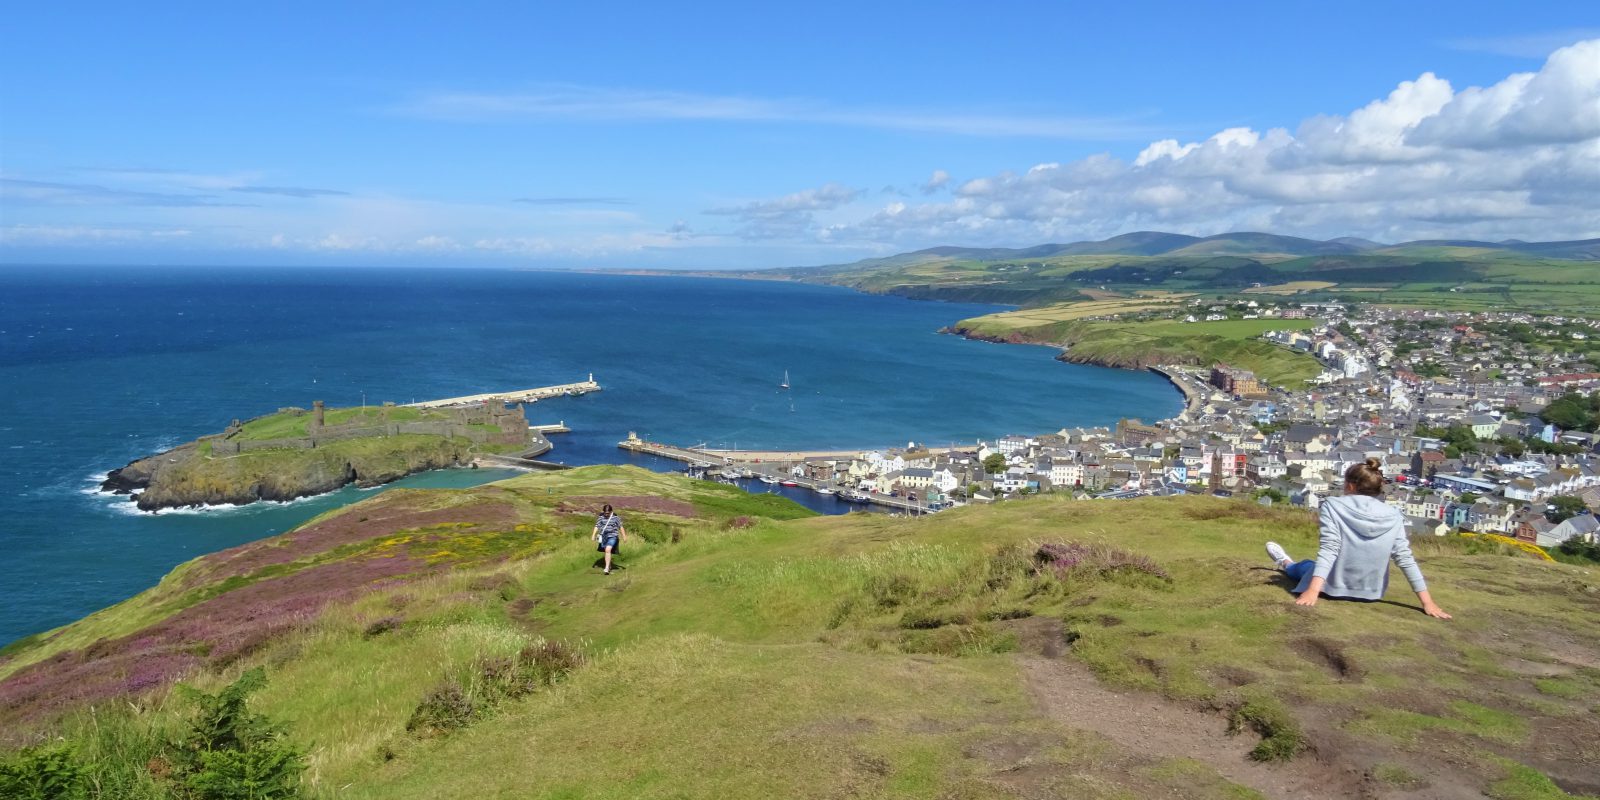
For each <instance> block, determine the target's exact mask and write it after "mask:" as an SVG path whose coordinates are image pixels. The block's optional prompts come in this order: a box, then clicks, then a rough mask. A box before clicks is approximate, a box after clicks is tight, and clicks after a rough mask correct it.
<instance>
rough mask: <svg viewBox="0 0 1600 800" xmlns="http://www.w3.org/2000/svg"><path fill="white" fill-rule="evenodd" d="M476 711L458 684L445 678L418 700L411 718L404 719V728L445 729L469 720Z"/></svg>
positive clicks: (428, 732)
mask: <svg viewBox="0 0 1600 800" xmlns="http://www.w3.org/2000/svg"><path fill="white" fill-rule="evenodd" d="M477 715H478V708H477V706H476V705H475V704H474V703H473V702H472V700H471V698H469V697H467V693H466V691H465V690H464V689H462V688H461V684H459V683H457V682H455V681H446V682H444V683H442V684H440V685H439V686H437V687H435V688H434V690H433V691H431V692H428V694H427V695H426V696H425V697H423V698H422V702H420V703H418V704H417V708H416V710H414V711H412V712H411V718H410V719H408V720H406V730H407V731H410V732H412V733H418V734H421V735H424V736H430V735H434V734H440V733H448V732H450V731H453V730H455V729H457V728H464V727H466V726H468V725H470V724H472V721H473V720H474V719H476V718H477Z"/></svg>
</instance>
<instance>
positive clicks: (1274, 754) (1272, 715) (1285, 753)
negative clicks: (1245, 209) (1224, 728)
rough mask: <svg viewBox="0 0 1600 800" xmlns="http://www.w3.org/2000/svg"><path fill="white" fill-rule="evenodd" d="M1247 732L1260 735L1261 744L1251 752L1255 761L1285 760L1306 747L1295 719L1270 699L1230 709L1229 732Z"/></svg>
mask: <svg viewBox="0 0 1600 800" xmlns="http://www.w3.org/2000/svg"><path fill="white" fill-rule="evenodd" d="M1247 729H1248V730H1253V731H1255V732H1256V733H1258V734H1260V735H1261V743H1260V744H1257V745H1256V746H1255V749H1253V750H1251V751H1250V757H1251V758H1253V759H1255V760H1257V761H1288V760H1289V759H1292V758H1294V757H1295V755H1297V754H1298V753H1299V752H1300V751H1301V750H1304V749H1305V746H1306V743H1305V738H1304V737H1302V736H1301V735H1300V726H1299V725H1298V724H1297V723H1296V722H1295V721H1294V717H1293V716H1291V715H1290V714H1289V712H1288V711H1286V710H1285V709H1284V708H1283V707H1282V706H1281V705H1279V704H1278V703H1276V702H1274V701H1271V700H1260V699H1257V700H1251V701H1249V702H1247V703H1245V704H1243V705H1241V706H1239V707H1238V708H1236V709H1234V710H1233V713H1232V714H1231V715H1230V716H1229V717H1228V733H1230V734H1238V733H1241V732H1243V731H1245V730H1247Z"/></svg>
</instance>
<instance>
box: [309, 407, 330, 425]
mask: <svg viewBox="0 0 1600 800" xmlns="http://www.w3.org/2000/svg"><path fill="white" fill-rule="evenodd" d="M326 412H327V409H325V408H323V407H322V401H321V400H312V401H311V429H312V430H316V429H318V428H321V427H322V426H323V423H324V421H325V417H324V416H323V415H324V414H325V413H326Z"/></svg>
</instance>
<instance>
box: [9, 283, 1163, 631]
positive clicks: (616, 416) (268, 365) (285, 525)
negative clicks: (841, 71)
mask: <svg viewBox="0 0 1600 800" xmlns="http://www.w3.org/2000/svg"><path fill="white" fill-rule="evenodd" d="M997 310H1001V308H1000V307H996V306H986V305H976V304H959V303H935V302H924V301H914V300H907V299H903V298H897V297H890V296H880V295H869V294H863V293H859V292H856V291H852V290H848V289H842V288H837V287H826V286H813V285H805V284H798V283H790V282H781V281H748V280H730V279H720V278H693V277H656V276H635V275H616V274H592V273H576V272H540V271H517V270H480V269H446V268H440V269H387V268H365V269H350V268H342V269H334V268H275V269H265V268H248V269H247V268H198V267H183V268H179V267H156V266H150V267H119V268H105V267H48V268H43V267H20V266H5V267H0V481H3V484H0V487H3V488H0V644H3V643H6V642H10V641H13V640H15V639H18V638H21V637H24V636H28V635H30V634H34V633H38V632H41V631H45V630H48V629H50V628H53V627H56V626H59V625H63V624H66V623H68V622H71V621H73V620H75V619H78V618H80V617H82V616H84V615H86V614H89V613H91V612H93V611H95V610H98V609H101V608H104V607H106V606H108V605H111V604H114V603H117V602H119V601H121V600H123V599H126V598H128V597H130V596H132V595H134V594H136V593H138V592H139V591H141V590H143V589H145V588H148V587H149V586H151V585H153V584H154V583H155V582H156V581H157V580H159V579H160V578H161V576H162V575H163V574H165V573H166V572H167V571H169V570H170V569H172V568H173V567H174V566H176V565H177V564H179V563H182V562H183V561H186V560H188V559H191V558H194V557H196V556H199V555H203V554H205V553H209V552H213V551H216V550H220V549H223V548H227V547H231V546H234V545H237V544H241V543H243V542H247V541H250V540H254V539H258V538H262V537H265V536H270V535H273V534H276V533H281V532H283V531H285V530H288V529H290V528H293V527H294V526H296V525H298V524H300V523H301V522H303V521H305V520H307V519H309V518H311V517H313V516H315V515H317V514H320V513H322V512H324V511H327V510H329V509H331V508H336V507H338V506H341V505H345V504H348V503H353V502H357V501H360V500H362V499H365V498H368V497H371V496H373V495H374V494H376V493H377V492H381V491H384V490H385V489H386V488H390V487H393V486H413V487H429V486H433V487H445V486H448V487H465V486H472V485H476V484H479V483H483V482H487V481H490V480H498V479H501V478H505V477H509V476H511V475H513V474H515V473H512V472H510V471H506V470H464V469H463V470H441V471H436V472H430V473H425V474H420V475H414V476H411V477H409V478H406V479H403V480H401V481H398V482H396V483H394V484H390V487H380V488H377V489H370V490H361V489H356V488H353V487H351V488H346V489H344V490H341V491H338V492H334V493H332V494H328V495H323V496H320V497H315V498H307V499H302V500H299V501H295V502H292V503H281V504H280V503H257V504H253V505H250V506H244V507H237V508H234V507H229V508H221V509H192V510H180V511H171V512H164V513H159V514H148V513H142V512H139V511H137V510H136V509H135V508H134V507H133V504H132V503H131V502H129V501H128V500H127V499H126V498H123V497H115V496H110V495H106V494H103V493H100V492H98V491H97V484H98V482H99V481H100V480H102V479H103V478H104V476H105V474H106V473H107V472H108V471H110V470H112V469H115V468H117V467H120V466H122V465H123V464H126V463H127V462H129V461H131V460H133V459H136V458H139V457H141V456H144V455H148V454H151V453H154V452H158V451H160V450H163V449H166V448H169V447H173V446H175V445H177V444H180V443H182V442H184V441H188V440H190V439H193V438H195V437H196V436H200V435H202V434H207V433H214V432H217V431H220V430H222V429H223V428H224V427H226V426H227V424H228V423H229V421H230V420H233V419H236V418H237V419H248V418H250V417H254V416H258V415H262V414H269V413H272V412H274V411H276V410H277V409H279V408H281V407H285V406H300V407H309V406H310V405H311V402H312V401H313V400H323V401H325V402H326V403H327V404H328V405H329V406H353V405H360V404H369V405H377V404H381V403H382V402H384V401H394V402H397V403H409V402H413V401H418V400H429V399H435V398H441V397H453V396H459V395H467V394H475V393H480V392H487V391H502V390H512V389H524V388H531V387H535V386H546V385H554V384H563V383H570V382H575V381H581V380H585V379H588V378H589V377H590V375H591V374H592V375H593V377H594V379H595V380H596V381H599V382H600V384H601V386H602V387H604V388H603V391H601V392H598V393H594V394H589V395H585V396H581V397H561V398H556V399H551V400H546V401H542V402H539V403H536V404H533V405H530V406H528V416H529V419H530V421H532V422H535V423H557V422H562V423H565V424H566V425H567V426H568V427H570V428H571V429H572V432H571V433H569V434H563V435H556V436H553V437H552V439H551V441H552V443H553V444H554V445H555V450H554V451H553V452H551V453H550V454H549V455H548V456H547V458H548V459H550V460H554V461H561V462H564V463H568V464H574V465H580V464H597V463H621V462H631V463H638V464H641V465H643V466H646V467H649V468H651V469H657V470H662V471H667V470H676V469H678V468H679V467H680V466H681V465H679V464H676V463H673V462H668V461H662V460H659V459H654V458H648V457H639V456H630V455H629V454H627V453H625V452H624V451H621V450H619V449H618V448H617V443H618V442H619V441H621V440H622V439H624V438H626V437H627V436H628V434H629V433H630V432H633V433H637V434H638V435H640V436H642V437H645V438H649V439H653V440H657V441H663V442H669V443H674V444H685V445H694V444H705V445H707V446H710V447H719V448H733V449H833V448H862V449H866V448H880V447H891V446H902V447H903V446H905V445H907V444H909V443H911V442H918V443H924V444H928V445H934V446H938V445H946V444H956V443H971V442H974V441H977V440H980V439H993V438H995V437H998V436H1002V435H1005V434H1008V433H1039V432H1047V431H1055V430H1058V429H1060V428H1062V427H1067V426H1088V425H1114V424H1115V423H1116V421H1117V420H1118V419H1119V418H1122V417H1138V418H1142V419H1144V420H1147V421H1148V420H1156V419H1161V418H1165V417H1169V416H1172V415H1174V414H1176V413H1178V412H1179V411H1180V410H1181V407H1182V398H1181V397H1180V396H1179V394H1178V393H1177V391H1176V390H1175V389H1174V388H1173V387H1172V386H1171V385H1169V384H1168V383H1167V382H1166V380H1165V379H1163V378H1162V377H1160V376H1158V375H1155V374H1152V373H1147V372H1134V371H1126V370H1115V369H1106V368H1101V367H1092V366H1081V365H1073V364H1066V363H1062V362H1058V361H1055V360H1053V357H1054V355H1055V351H1053V350H1052V349H1050V348H1045V347H1023V346H1010V345H996V344H989V343H983V342H975V341H969V340H966V339H963V338H960V337H956V336H949V335H943V334H940V333H938V330H939V329H940V328H941V327H943V326H945V325H948V324H950V323H952V322H955V321H957V320H960V319H963V318H966V317H971V316H976V315H980V314H986V313H991V312H994V311H997ZM786 373H787V375H788V379H789V382H790V384H791V388H790V389H788V390H784V389H782V388H780V386H779V384H780V383H782V382H783V380H784V376H785V374H786ZM758 486H759V485H758ZM759 488H760V490H765V489H766V488H767V487H759ZM790 493H791V494H792V495H793V496H794V497H795V498H796V499H797V500H799V501H801V502H804V503H806V504H807V505H810V506H811V507H813V508H816V509H817V510H819V511H823V512H826V513H842V512H843V511H846V510H848V509H849V508H850V507H849V506H847V505H846V504H843V503H839V502H837V501H835V500H833V499H832V498H825V497H820V496H816V495H812V494H811V493H810V492H807V491H804V490H792V491H791V492H790Z"/></svg>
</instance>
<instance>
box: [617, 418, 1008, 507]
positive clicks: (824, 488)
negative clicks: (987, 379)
mask: <svg viewBox="0 0 1600 800" xmlns="http://www.w3.org/2000/svg"><path fill="white" fill-rule="evenodd" d="M617 447H618V448H620V449H622V450H626V451H628V452H630V453H638V454H642V455H650V456H655V457H658V458H665V459H670V460H673V461H678V462H682V463H685V464H687V465H688V466H687V467H686V468H685V470H684V471H685V472H686V473H687V474H689V475H690V476H692V477H699V478H709V479H714V480H723V481H725V482H728V483H733V484H734V485H738V486H741V487H744V488H750V489H753V488H754V487H753V486H751V485H750V484H768V485H772V484H778V485H782V486H786V487H797V488H801V489H808V490H810V491H812V492H816V493H817V494H821V495H831V496H834V497H835V498H836V499H838V500H839V501H840V502H845V503H854V504H857V505H872V506H878V507H880V508H886V509H890V510H892V511H897V512H904V513H909V514H927V513H932V512H935V511H939V510H941V509H942V508H943V506H942V505H941V504H938V503H930V502H928V501H927V499H926V498H925V497H922V498H919V496H918V495H917V494H914V493H912V494H907V495H905V496H901V495H896V494H886V493H883V492H878V491H867V490H862V489H859V488H850V487H846V486H842V485H839V484H837V483H834V482H830V481H824V480H818V479H815V478H811V477H808V476H806V475H804V474H802V472H803V471H801V472H797V471H796V467H798V466H800V465H803V464H804V463H806V461H807V460H808V459H847V458H855V457H856V456H858V455H859V454H860V453H861V451H860V450H827V451H820V450H819V451H794V450H783V451H772V450H747V451H739V450H711V449H706V448H701V447H680V446H677V445H670V444H663V443H660V442H652V441H648V440H645V439H641V438H639V437H638V436H637V435H636V434H630V435H629V437H628V438H627V439H624V440H622V441H620V442H618V443H617ZM953 449H956V450H964V451H969V452H970V451H973V450H975V449H976V448H961V447H956V448H953Z"/></svg>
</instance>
